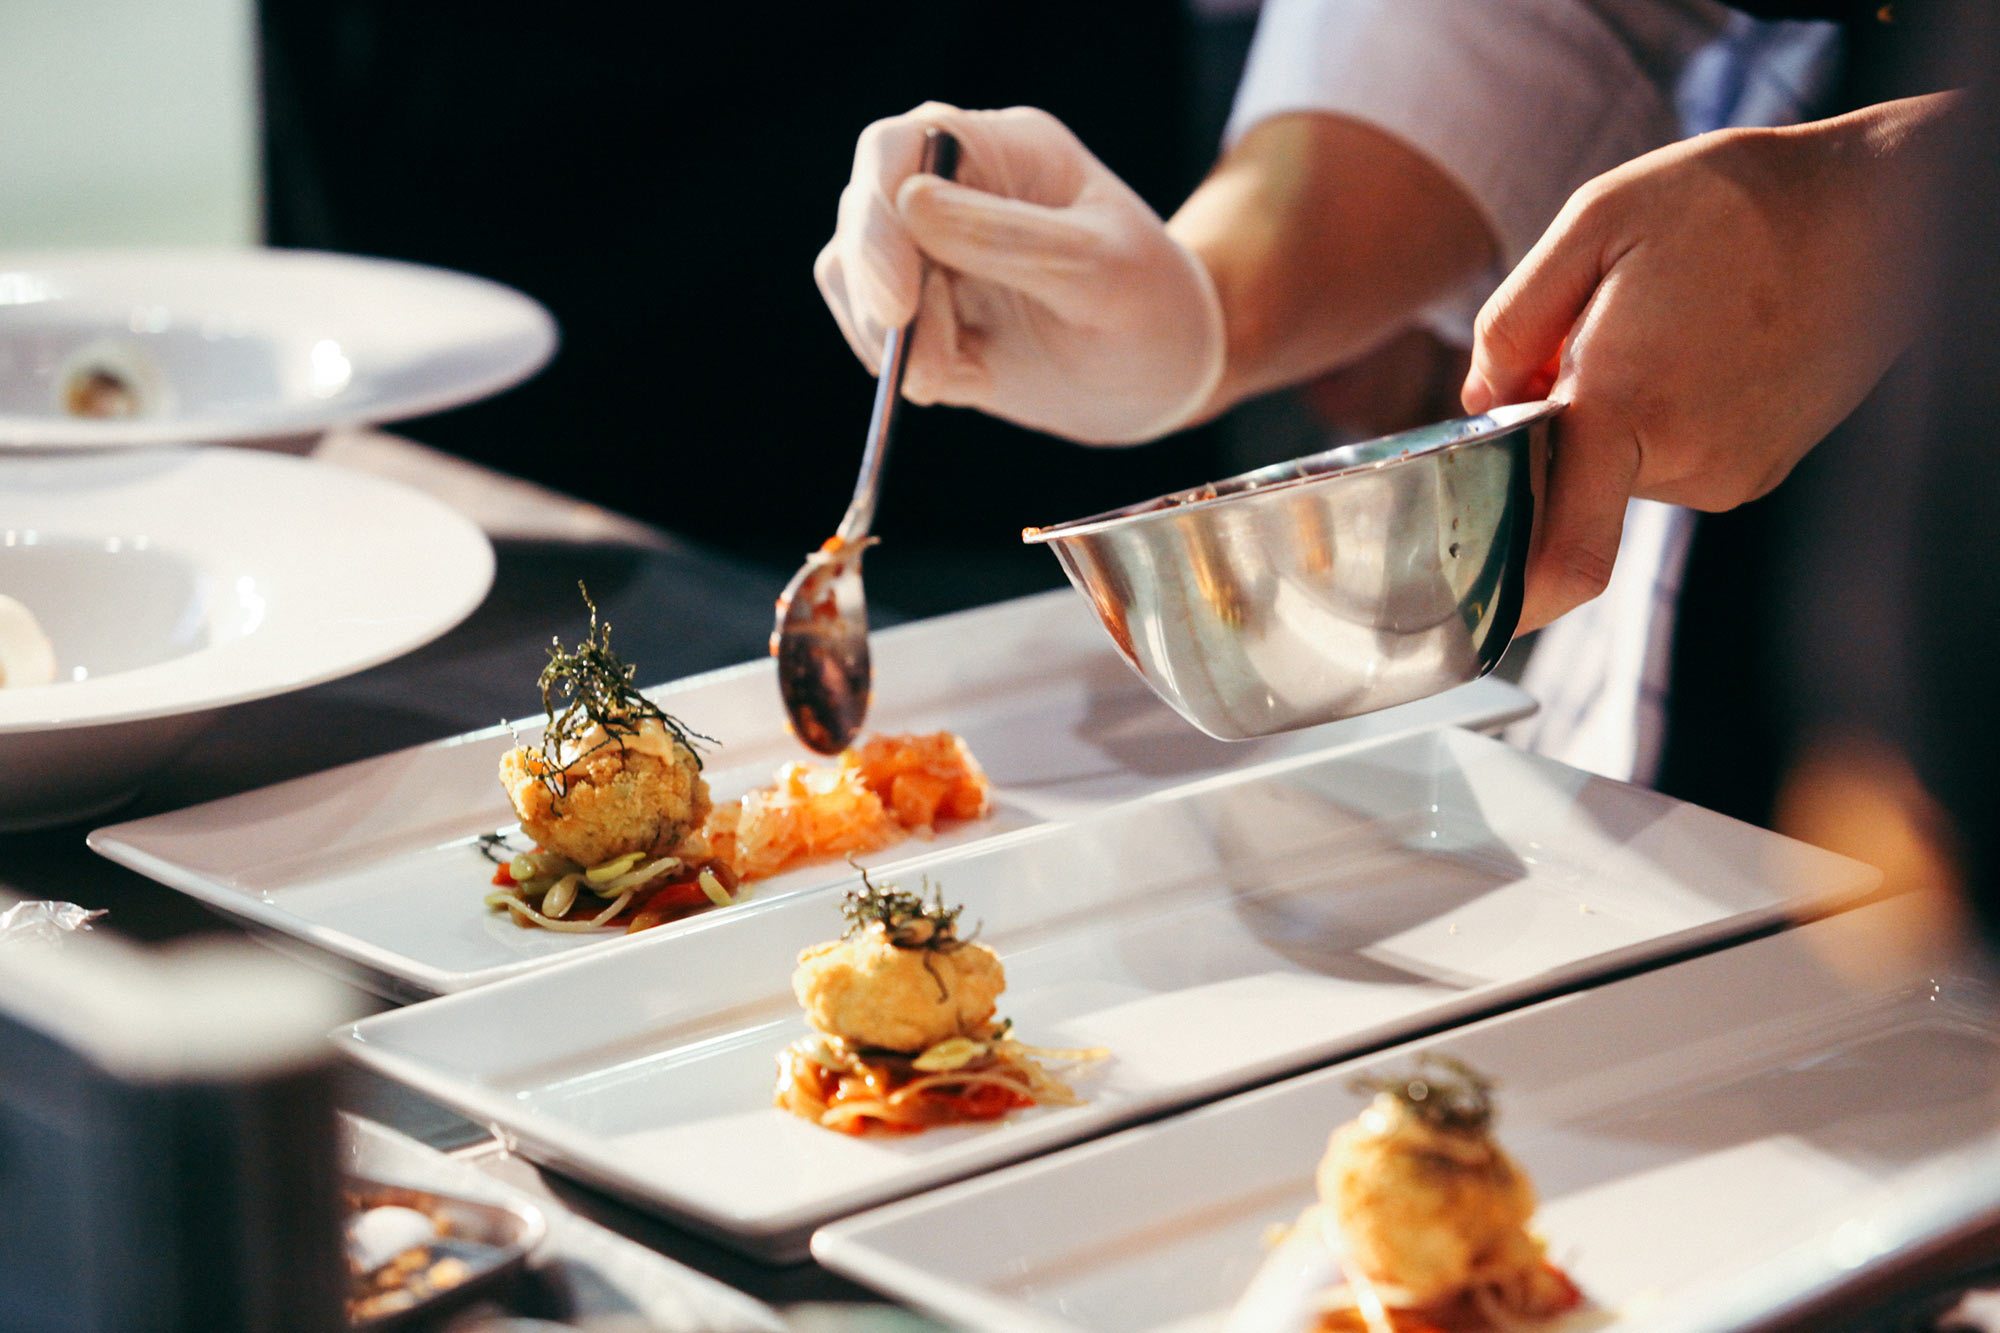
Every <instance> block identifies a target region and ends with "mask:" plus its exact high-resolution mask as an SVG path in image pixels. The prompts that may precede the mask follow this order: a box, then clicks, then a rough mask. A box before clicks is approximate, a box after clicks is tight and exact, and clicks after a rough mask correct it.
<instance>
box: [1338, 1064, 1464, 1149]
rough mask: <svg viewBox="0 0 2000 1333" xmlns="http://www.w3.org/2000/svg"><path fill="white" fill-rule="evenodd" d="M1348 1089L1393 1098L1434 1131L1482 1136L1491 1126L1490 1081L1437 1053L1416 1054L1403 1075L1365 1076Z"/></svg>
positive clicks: (1356, 1080)
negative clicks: (1434, 1129)
mask: <svg viewBox="0 0 2000 1333" xmlns="http://www.w3.org/2000/svg"><path fill="white" fill-rule="evenodd" d="M1348 1086H1349V1087H1351V1088H1352V1089H1353V1090H1354V1091H1356V1092H1365V1093H1374V1094H1376V1095H1378V1096H1379V1095H1386V1096H1390V1097H1393V1098H1395V1099H1396V1100H1397V1101H1399V1102H1401V1103H1402V1104H1403V1106H1404V1107H1405V1109H1407V1110H1408V1111H1409V1112H1410V1113H1411V1114H1412V1115H1415V1116H1416V1117H1417V1118H1418V1119H1420V1120H1423V1121H1425V1122H1426V1123H1427V1124H1430V1125H1431V1126H1433V1127H1435V1128H1437V1129H1444V1130H1452V1131H1455V1132H1457V1133H1461V1134H1483V1133H1485V1132H1486V1130H1487V1128H1488V1127H1489V1126H1491V1125H1492V1123H1493V1089H1494V1086H1495V1085H1494V1082H1493V1080H1492V1079H1490V1078H1487V1077H1486V1076H1485V1075H1484V1074H1481V1073H1480V1072H1479V1071H1477V1070H1476V1069H1474V1068H1473V1067H1472V1066H1471V1065H1468V1064H1466V1063H1465V1061H1463V1060H1460V1059H1458V1058H1457V1057H1456V1056H1450V1055H1445V1054H1444V1053H1442V1052H1440V1051H1422V1052H1419V1053H1418V1055H1417V1058H1416V1061H1415V1063H1414V1065H1413V1067H1412V1068H1411V1069H1409V1070H1408V1071H1407V1072H1406V1073H1403V1074H1400V1075H1394V1076H1389V1077H1384V1076H1379V1075H1373V1074H1364V1075H1362V1076H1361V1077H1360V1078H1357V1079H1355V1080H1354V1082H1353V1083H1351V1084H1349V1085H1348Z"/></svg>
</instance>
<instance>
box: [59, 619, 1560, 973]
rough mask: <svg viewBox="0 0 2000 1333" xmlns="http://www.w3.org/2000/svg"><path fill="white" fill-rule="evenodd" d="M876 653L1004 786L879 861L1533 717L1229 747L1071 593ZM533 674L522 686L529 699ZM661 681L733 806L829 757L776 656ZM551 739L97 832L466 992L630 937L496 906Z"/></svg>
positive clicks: (422, 753) (1408, 716)
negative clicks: (509, 766)
mask: <svg viewBox="0 0 2000 1333" xmlns="http://www.w3.org/2000/svg"><path fill="white" fill-rule="evenodd" d="M873 655H874V659H875V680H876V689H875V697H876V708H875V710H874V712H873V714H872V716H871V717H870V723H871V725H872V726H873V727H874V729H876V730H878V731H886V732H910V731H937V730H939V729H949V730H952V731H955V732H957V733H959V734H960V735H962V736H964V737H965V738H966V740H967V741H968V742H969V743H970V744H971V747H972V752H973V754H975V755H976V756H977V757H978V758H979V760H980V761H981V762H982V763H983V764H984V765H985V766H986V771H987V774H988V776H989V777H991V778H992V779H993V782H994V785H995V793H994V806H995V808H994V812H993V814H992V816H991V817H990V818H987V819H983V820H978V821H975V822H973V823H970V824H966V825H961V826H959V827H958V828H955V829H952V830H949V831H947V832H945V833H944V834H943V835H942V836H940V837H939V838H938V839H937V840H936V841H934V842H929V843H926V842H923V841H918V840H912V841H909V842H905V843H902V844H900V845H898V846H895V847H891V848H888V849H885V850H884V851H881V852H878V853H876V854H874V855H872V856H865V857H862V858H860V860H861V862H862V863H863V864H865V865H868V866H870V867H888V866H893V865H895V864H897V863H899V862H902V861H906V860H908V859H909V858H910V857H912V856H916V855H922V854H925V853H928V852H930V851H933V850H935V849H936V848H938V847H939V846H949V845H952V844H957V843H967V842H976V841H981V840H985V839H991V838H994V837H998V836H1001V835H1004V834H1007V833H1010V832H1012V831H1014V830H1018V829H1021V828H1025V827H1029V826H1032V825H1036V824H1041V823H1048V822H1063V821H1066V820H1070V819H1074V818H1077V817H1079V816H1084V815H1089V814H1092V813H1094V812H1096V811H1099V810H1103V809H1107V808H1110V807H1113V806H1116V805H1118V804H1119V803H1121V802H1125V801H1130V800H1134V799H1137V798H1141V797H1145V796H1148V795H1151V794H1153V793H1156V792H1160V791H1164V790H1168V789H1171V788H1175V787H1182V786H1187V785H1190V784H1196V783H1200V782H1203V781H1207V780H1209V779H1212V778H1214V777H1216V776H1218V775H1221V774H1227V773H1234V772H1244V771H1249V770H1253V769H1257V768H1260V767H1263V766H1267V765H1283V764H1285V763H1289V762H1295V761H1297V760H1298V759H1300V758H1303V757H1309V756H1314V755H1320V754H1326V753H1330V752H1332V751H1335V750H1338V749H1341V748H1344V747H1346V746H1350V745H1354V744H1359V743H1363V742H1366V741H1369V740H1373V739H1378V738H1380V737H1383V736H1391V735H1402V734H1407V733H1409V732H1412V731H1416V730H1420V729H1422V728H1425V727H1434V726H1448V725H1467V726H1497V725H1498V724H1499V723H1501V722H1505V721H1508V720H1510V719H1512V718H1515V717H1520V716H1523V715H1525V714H1527V713H1528V712H1530V711H1532V709H1533V703H1532V701H1530V700H1529V698H1528V697H1527V696H1526V695H1525V694H1523V693H1521V691H1520V690H1519V689H1517V688H1515V687H1514V686H1512V685H1509V684H1506V683H1505V682H1502V681H1497V680H1492V679H1490V678H1489V679H1487V680H1481V681H1475V682H1473V683H1472V684H1470V685H1466V686H1462V687H1460V688H1459V689H1456V690H1452V691H1450V692H1448V693H1446V694H1443V695H1439V696H1437V697H1436V698H1433V699H1426V700H1422V701H1420V702H1418V703H1414V704H1408V705H1405V706H1404V707H1401V708H1393V709H1388V710H1386V711H1384V712H1381V713H1374V714H1370V715H1368V716H1366V717H1359V718H1354V719H1352V720H1350V721H1347V722H1337V723H1333V724H1331V725H1328V726H1324V727H1315V728H1313V729H1311V730H1308V731H1302V732H1296V733H1293V734H1291V735H1288V736H1272V737H1268V738H1265V739H1262V740H1256V741H1247V742H1241V743H1236V744H1230V743H1225V742H1223V741H1217V740H1213V739H1211V738H1209V737H1207V736H1204V735H1202V734H1201V733H1200V732H1197V731H1195V730H1194V729H1193V728H1192V727H1190V726H1188V724H1187V723H1186V722H1184V721H1182V720H1181V719H1180V718H1179V717H1178V716H1177V715H1176V714H1174V713H1173V711H1172V710H1170V709H1169V708H1168V707H1167V706H1166V705H1165V704H1163V703H1161V702H1160V701H1159V700H1157V699H1156V698H1154V697H1153V694H1152V692H1151V691H1150V690H1148V689H1147V687H1146V685H1145V683H1144V682H1143V681H1142V680H1140V679H1139V677H1138V676H1137V675H1136V674H1135V673H1134V672H1133V671H1132V670H1131V669H1130V668H1129V667H1127V666H1126V665H1125V663H1124V662H1123V661H1122V660H1121V659H1120V658H1119V657H1118V656H1117V654H1116V653H1115V652H1114V650H1113V649H1112V647H1111V644H1110V641H1109V640H1108V639H1107V638H1106V637H1105V635H1104V632H1103V630H1102V629H1101V628H1099V626H1098V624H1097V621H1096V620H1095V618H1094V617H1093V616H1092V614H1091V612H1090V608H1089V606H1088V605H1087V604H1086V603H1085V602H1084V601H1083V599H1082V598H1080V597H1078V596H1076V595H1075V594H1074V593H1069V592H1051V593H1044V594H1041V595H1039V596H1035V597H1028V598H1022V599H1020V600H1018V601H1014V602H1006V603H1002V604H1000V605H997V606H990V607H983V608H980V609H978V610H975V611H967V612H962V613H960V614H957V615H952V616H944V617H940V618H938V619H935V620H928V621H922V622H919V623H917V624H913V625H906V626H901V627H899V628H896V629H891V630H887V631H884V632H883V633H881V634H878V635H876V636H875V638H874V648H873ZM533 687H534V682H533V681H522V682H521V693H522V696H523V697H524V698H527V697H529V696H530V695H531V693H532V690H533ZM648 693H649V694H650V695H651V696H652V697H653V698H654V699H656V700H658V701H659V702H660V703H661V704H662V705H663V706H664V707H665V708H666V709H667V710H668V711H669V712H672V713H673V714H675V715H676V716H678V717H681V718H684V719H686V720H687V722H688V724H689V725H690V726H692V727H694V728H695V729H696V730H697V731H700V732H703V733H705V734H706V735H709V736H712V737H714V738H715V739H716V741H717V742H718V744H717V746H716V748H715V750H714V751H713V752H712V754H711V759H710V763H709V766H708V777H709V785H710V787H711V789H712V790H713V792H714V794H715V796H716V799H718V800H727V799H732V798H734V797H736V796H739V795H741V794H742V793H743V792H744V791H747V790H748V789H750V788H751V787H754V786H757V785H760V784H762V783H766V782H769V781H770V780H771V776H772V773H773V771H774V770H775V769H776V768H777V767H778V765H780V764H782V763H785V762H787V761H789V760H794V759H807V758H813V757H814V756H811V755H808V754H807V753H806V751H805V750H804V748H803V747H801V746H800V745H799V743H798V742H797V741H796V740H794V739H793V738H792V736H791V734H790V733H789V732H787V731H786V730H785V726H784V712H783V709H782V708H781V707H780V706H779V703H778V687H777V683H776V679H775V677H774V676H773V674H772V664H771V663H770V661H769V660H768V659H767V660H764V661H760V662H749V663H745V664H743V665H741V666H737V667H730V668H728V669H726V670H722V671H717V672H711V673H708V674H706V675H701V676H694V677H690V678H689V679H687V680H684V681H680V682H678V683H676V684H672V685H667V686H663V687H661V688H659V689H655V690H650V691H648ZM541 731H542V727H541V719H539V718H536V719H531V720H528V721H524V722H522V723H521V724H519V725H518V726H517V727H516V728H514V729H513V731H511V732H510V729H509V728H507V727H504V726H503V727H491V728H488V729H487V730H485V731H477V732H472V733H470V734H468V735H464V736H459V737H455V738H453V739H451V740H446V741H440V742H437V743H435V744H432V745H424V746H418V747H415V748H413V749H409V750H402V751H399V752H397V753H395V754H388V755H383V756H381V757H379V758H375V759H368V760H363V761H362V762H360V763H355V764H348V765H345V766H343V767H340V768H335V769H330V770H328V771H327V772H324V773H317V774H314V775H312V776H310V777H304V778H298V779H295V780H293V781H291V782H284V783H280V784H278V785H276V786H272V787H266V788H264V789H262V790H259V791H252V792H246V793H244V794H243V795H240V796H232V797H229V798H227V799H224V800H220V801H212V802H209V803H208V804H205V805H197V806H193V807H191V808H189V809H186V810H176V811H174V812H172V813H170V814H164V815H155V816H153V817H151V818H147V819H139V820H133V821H131V822H129V823H124V824H116V825H113V826H111V827H109V828H103V829H99V830H98V831H97V832H95V833H93V834H92V835H91V836H90V845H91V846H92V847H93V848H94V849H96V850H97V851H98V852H100V853H102V854H103V855H105V856H108V857H110V858H111V859H112V860H114V861H117V862H119V863H121V864H123V865H126V866H129V867H131V868H132V869H134V870H137V871H139V872H140V873H141V874H145V875H150V876H151V877H153V878H154V879H157V880H160V881H161V882H162V883H165V884H168V885H171V886H172V887H174V888H176V889H180V890H182V891H183V892H185V893H188V894H191V895H193V896H194V897H196V898H199V899H201V900H202V901H203V902H206V903H208V904H210V905H211V906H214V907H217V908H220V909H222V910H223V911H226V912H230V913H233V914H234V915H237V916H240V917H243V918H245V919H246V920H248V921H251V922H253V923H255V924H256V925H259V926H262V927H264V928H266V929H268V930H270V931H273V932H276V933H277V935H278V936H279V937H281V938H283V937H291V938H295V939H298V940H302V941H304V942H306V943H308V944H311V945H313V946H316V949H317V950H321V951H324V953H323V954H322V957H328V956H330V957H335V958H339V959H343V960H347V962H348V963H349V964H352V965H359V966H358V968H354V969H353V972H354V973H355V979H356V980H358V981H360V982H361V984H363V985H367V986H370V987H371V988H372V989H375V990H378V991H380V992H381V993H383V994H386V995H389V996H390V997H391V998H405V999H407V998H412V997H415V996H421V995H427V994H437V993H439V992H448V991H458V990H464V989H467V988H468V987H472V986H477V985H481V984H483V983H485V982H488V981H493V980H496V979H498V978H500V977H504V976H510V975H514V974H517V973H520V972H524V971H528V970H531V969H533V968H536V967H539V966H541V965H543V964H545V963H549V962H552V961H554V960H556V959H557V958H560V957H563V956H564V955H567V954H570V953H573V952H575V951H578V950H590V951H595V950H598V949H603V948H607V947H615V946H616V945H617V944H619V943H620V942H621V941H623V940H624V939H625V938H626V937H624V936H622V935H620V934H618V933H616V932H606V933H603V934H597V933H592V934H561V933H557V932H553V931H544V930H530V929H523V928H522V927H519V926H516V925H514V924H513V923H512V921H511V920H509V919H508V918H507V917H506V916H505V915H502V914H496V913H494V912H492V911H490V910H488V909H487V908H486V907H485V906H484V904H483V902H482V900H483V898H484V897H485V895H486V893H487V892H488V888H489V886H488V883H487V880H488V878H489V876H490V875H491V873H492V867H491V866H490V865H488V864H487V863H486V862H485V860H484V859H483V858H482V857H481V856H480V854H479V851H478V848H477V846H476V844H475V840H476V839H477V838H478V837H479V836H480V835H481V834H486V833H492V832H494V831H496V830H499V831H505V830H509V829H512V828H514V827H515V825H513V824H512V823H511V822H510V821H512V819H513V812H512V810H510V809H509V808H508V805H507V797H506V794H505V793H504V792H503V791H502V790H501V788H500V780H499V776H498V774H499V764H500V756H501V755H502V754H504V753H505V752H506V751H507V750H508V749H509V748H510V747H511V746H512V745H514V744H515V743H516V741H515V739H514V733H515V732H518V734H519V736H520V738H521V740H522V741H525V742H527V743H530V744H532V743H534V741H535V740H536V739H538V738H539V737H540V735H541ZM848 873H849V872H848V869H847V867H846V865H845V864H844V863H842V862H841V861H839V860H831V861H827V862H822V863H820V864H818V865H809V866H804V867H801V868H799V869H796V870H792V871H789V872H787V873H786V874H783V875H778V876H775V877H773V878H771V879H768V880H763V881H760V882H759V883H757V884H756V885H754V886H753V896H754V897H755V898H756V899H759V900H769V899H773V898H777V897H782V896H783V895H785V894H789V893H797V892H801V891H804V890H808V889H814V888H820V887H823V886H825V885H826V884H828V883H830V882H832V881H834V880H836V879H839V878H841V877H844V876H846V875H847V874H848ZM726 910H729V909H726ZM697 920H698V921H699V922H700V924H702V925H703V926H706V925H707V924H709V922H708V920H707V919H701V918H698V919H697ZM689 924H690V926H691V925H692V924H693V923H689ZM680 928H682V927H680V926H674V925H669V926H664V927H660V928H659V929H660V930H666V931H673V930H676V929H680ZM655 933H657V932H655ZM634 938H636V937H634Z"/></svg>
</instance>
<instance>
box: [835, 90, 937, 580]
mask: <svg viewBox="0 0 2000 1333" xmlns="http://www.w3.org/2000/svg"><path fill="white" fill-rule="evenodd" d="M917 172H918V174H920V175H930V176H940V177H942V178H944V179H945V180H950V179H951V178H952V177H953V176H955V175H956V174H957V173H958V140H957V139H956V138H955V137H953V136H952V135H951V134H950V133H948V132H947V131H945V130H940V129H929V130H925V131H924V148H923V156H922V157H921V158H919V159H918V161H917ZM919 262H920V263H923V261H922V260H919ZM929 277H930V265H929V264H928V263H924V267H923V269H922V271H921V273H920V274H919V276H918V278H917V308H918V309H919V310H921V309H922V308H923V304H924V283H925V281H926V280H928V278H929ZM916 327H917V316H916V314H915V312H912V313H911V315H910V322H909V323H907V324H905V325H903V326H902V327H901V328H895V329H890V330H889V331H888V332H887V333H886V334H884V335H882V373H881V374H879V375H877V376H876V377H875V406H874V407H873V408H872V409H871V410H870V411H869V413H868V443H867V446H866V447H865V448H864V449H863V450H862V452H861V475H860V476H859V477H857V478H856V479H855V482H854V498H853V499H852V500H850V501H848V504H847V513H846V514H845V515H844V516H843V517H842V518H841V520H840V526H839V527H838V528H836V529H835V530H834V534H833V535H834V537H835V538H836V539H837V540H838V541H839V542H840V544H841V545H843V546H848V545H852V544H853V543H855V542H858V541H860V540H861V539H862V538H863V537H866V536H867V535H868V529H869V527H870V526H871V525H872V524H873V523H874V522H875V499H876V496H877V494H878V493H879V492H880V491H881V489H882V464H883V462H884V460H885V459H886V458H887V457H888V454H889V432H890V431H892V430H894V429H895V427H896V413H897V410H898V409H899V408H900V407H901V406H902V404H903V371H904V369H905V368H906V367H907V366H908V365H909V361H910V335H911V334H912V333H914V332H915V331H916Z"/></svg>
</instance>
